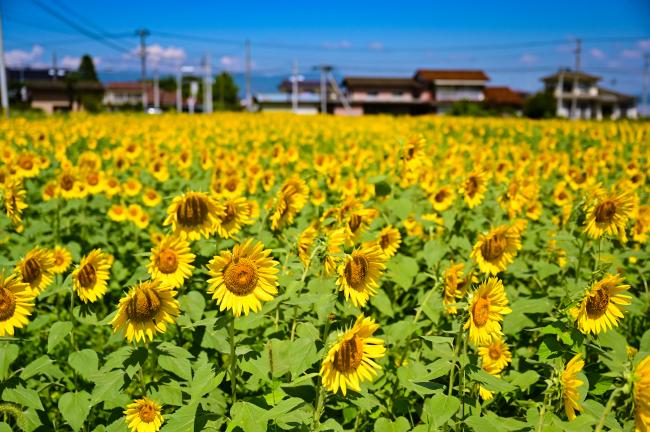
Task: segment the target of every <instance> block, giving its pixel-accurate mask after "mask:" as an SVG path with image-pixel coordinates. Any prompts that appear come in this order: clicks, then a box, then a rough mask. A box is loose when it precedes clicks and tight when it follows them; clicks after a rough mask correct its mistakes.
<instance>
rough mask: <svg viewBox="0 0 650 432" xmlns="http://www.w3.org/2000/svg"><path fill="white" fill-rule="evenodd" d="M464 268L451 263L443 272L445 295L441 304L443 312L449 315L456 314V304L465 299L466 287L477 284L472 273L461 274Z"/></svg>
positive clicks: (461, 264)
mask: <svg viewBox="0 0 650 432" xmlns="http://www.w3.org/2000/svg"><path fill="white" fill-rule="evenodd" d="M464 268H465V264H463V263H458V264H454V263H453V261H452V262H451V264H450V266H449V268H448V269H447V270H445V273H444V276H443V277H444V280H445V293H444V297H443V299H442V304H443V305H445V311H446V312H447V313H448V314H451V315H455V314H456V313H458V310H457V309H456V303H457V302H458V300H459V299H462V298H463V297H465V293H466V292H467V287H468V286H469V285H470V284H471V283H472V282H478V280H477V279H476V277H475V276H474V275H473V272H470V273H469V274H468V275H466V276H465V275H464V272H463V269H464Z"/></svg>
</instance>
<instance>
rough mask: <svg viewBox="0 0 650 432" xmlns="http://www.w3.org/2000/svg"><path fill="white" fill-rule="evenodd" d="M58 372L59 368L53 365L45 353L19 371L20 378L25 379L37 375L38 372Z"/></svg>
mask: <svg viewBox="0 0 650 432" xmlns="http://www.w3.org/2000/svg"><path fill="white" fill-rule="evenodd" d="M57 372H59V373H58V374H60V371H59V369H58V368H57V367H56V366H55V365H54V363H53V361H52V359H51V358H49V357H48V356H47V355H42V356H40V357H39V358H37V359H36V360H34V361H32V362H31V363H30V364H28V365H27V366H25V368H24V369H23V371H22V372H21V373H20V378H22V379H23V380H25V381H27V380H28V379H30V378H31V377H33V376H35V375H38V374H40V373H42V374H45V375H51V376H55V375H58V374H57Z"/></svg>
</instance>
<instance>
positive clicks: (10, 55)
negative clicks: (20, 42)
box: [5, 45, 44, 67]
mask: <svg viewBox="0 0 650 432" xmlns="http://www.w3.org/2000/svg"><path fill="white" fill-rule="evenodd" d="M43 52H44V50H43V47H42V46H40V45H33V46H32V49H31V50H30V51H25V50H20V49H14V50H9V51H7V52H5V62H6V64H7V66H9V67H26V66H32V67H35V66H41V65H43V63H42V62H40V61H38V60H39V59H40V58H41V56H42V55H43Z"/></svg>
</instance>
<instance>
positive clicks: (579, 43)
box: [571, 38, 582, 119]
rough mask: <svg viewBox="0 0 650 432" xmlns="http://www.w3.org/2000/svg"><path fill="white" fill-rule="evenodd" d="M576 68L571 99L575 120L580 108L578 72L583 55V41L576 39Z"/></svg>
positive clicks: (572, 116)
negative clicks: (581, 55)
mask: <svg viewBox="0 0 650 432" xmlns="http://www.w3.org/2000/svg"><path fill="white" fill-rule="evenodd" d="M574 53H575V55H576V68H575V71H573V97H572V99H571V118H572V119H575V118H576V114H577V108H578V72H579V71H580V54H581V53H582V39H580V38H577V39H576V49H575V51H574Z"/></svg>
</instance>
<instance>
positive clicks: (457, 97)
mask: <svg viewBox="0 0 650 432" xmlns="http://www.w3.org/2000/svg"><path fill="white" fill-rule="evenodd" d="M413 79H414V80H415V81H417V82H419V83H421V84H422V86H424V88H425V90H424V92H425V97H426V98H428V99H429V100H430V103H431V105H432V107H433V109H432V110H433V112H436V113H439V114H444V113H446V112H448V111H449V109H450V108H451V106H452V105H453V104H454V103H455V102H460V101H467V102H483V101H484V100H485V85H486V83H487V82H488V81H489V80H490V78H489V77H488V76H487V75H486V74H485V72H483V71H482V70H446V69H419V70H417V71H416V72H415V75H414V76H413Z"/></svg>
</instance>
